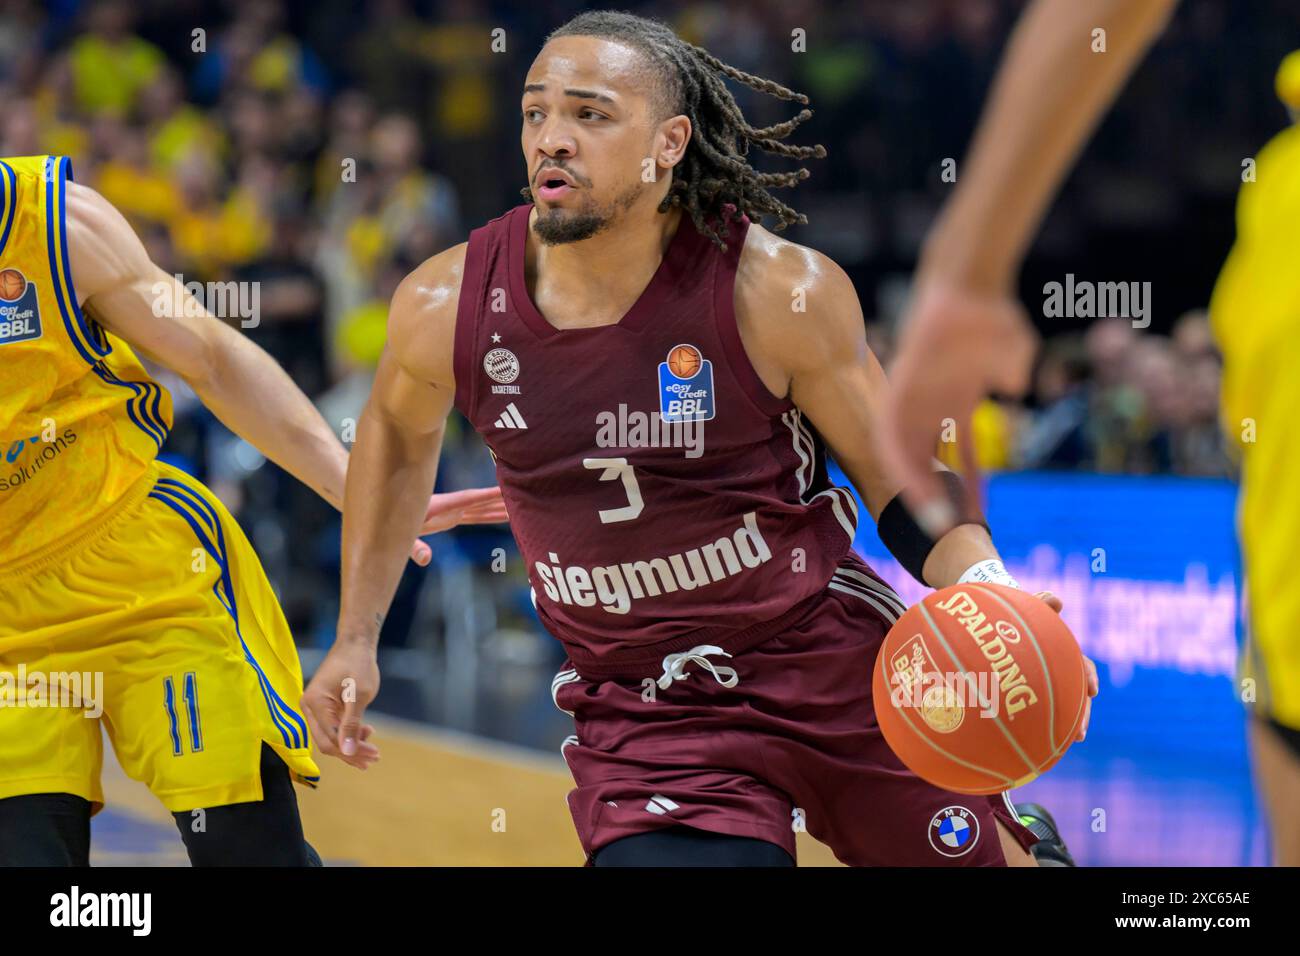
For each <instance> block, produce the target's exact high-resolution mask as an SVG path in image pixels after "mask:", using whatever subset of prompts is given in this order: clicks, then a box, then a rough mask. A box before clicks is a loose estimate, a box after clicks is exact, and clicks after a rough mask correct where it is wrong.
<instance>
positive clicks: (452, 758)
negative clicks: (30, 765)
mask: <svg viewBox="0 0 1300 956" xmlns="http://www.w3.org/2000/svg"><path fill="white" fill-rule="evenodd" d="M371 722H372V723H374V724H375V728H376V731H375V733H376V737H375V740H376V742H377V743H378V745H379V747H380V750H381V752H382V755H383V756H382V759H381V760H380V762H379V763H378V764H376V765H375V766H373V767H371V768H370V769H369V770H367V771H365V772H364V773H363V772H360V771H357V770H353V769H352V768H351V767H348V766H346V765H344V764H342V763H340V762H338V761H335V760H332V759H330V758H320V762H321V770H322V774H323V780H322V782H321V786H320V787H319V788H318V789H317V790H314V791H313V790H308V789H305V788H302V787H299V788H298V801H299V806H300V807H301V808H302V817H303V828H304V830H305V832H306V834H307V839H308V840H310V841H311V843H312V845H313V846H315V847H316V849H317V851H318V852H319V853H320V854H321V856H322V858H324V860H325V862H326V864H327V865H353V866H581V865H582V862H583V859H582V850H581V848H580V846H579V845H578V838H577V836H576V835H575V833H574V830H573V822H572V820H571V818H570V816H569V810H568V806H567V804H566V803H565V795H566V794H567V793H568V792H569V790H570V789H571V788H572V786H573V780H572V778H571V777H570V776H569V773H568V770H567V769H566V768H565V765H564V762H563V760H562V759H561V758H560V757H559V755H558V754H557V755H556V756H555V757H553V758H551V757H547V756H546V755H545V754H539V753H536V752H534V751H530V750H523V749H520V748H517V747H510V746H507V745H504V744H500V743H496V742H495V741H489V740H484V739H482V738H478V737H470V736H462V735H458V734H454V733H450V732H446V731H442V730H435V729H431V728H429V727H426V726H424V725H421V724H415V723H411V722H407V721H401V720H395V719H390V718H376V719H374V720H373V721H371ZM104 793H105V800H106V801H107V805H106V807H105V809H104V810H103V811H102V812H101V813H100V814H99V815H98V816H97V817H96V818H95V824H94V826H95V831H94V843H95V845H94V849H93V851H92V857H91V862H92V864H94V865H100V866H104V865H109V866H111V865H161V866H169V865H182V866H183V865H186V864H187V860H186V858H185V853H184V849H183V847H182V846H181V842H180V837H179V835H178V834H177V833H176V828H175V824H174V823H173V821H172V818H171V815H170V814H168V813H167V811H166V810H164V809H163V808H162V806H161V805H160V804H159V803H158V802H157V801H156V800H154V798H153V796H152V795H151V794H150V793H149V791H148V790H147V789H145V787H144V786H143V785H142V784H139V783H136V782H135V781H133V780H130V779H128V778H127V777H126V776H125V775H124V774H123V772H122V770H121V768H120V767H118V765H117V763H116V761H115V760H114V759H113V757H112V747H110V746H105V755H104ZM799 864H800V865H801V866H837V865H839V864H838V863H837V862H836V861H835V859H834V857H833V856H832V855H831V853H830V851H829V850H828V849H826V847H824V846H823V845H821V844H820V843H818V842H816V841H815V840H813V839H812V838H811V837H809V836H808V835H807V834H806V833H801V834H799Z"/></svg>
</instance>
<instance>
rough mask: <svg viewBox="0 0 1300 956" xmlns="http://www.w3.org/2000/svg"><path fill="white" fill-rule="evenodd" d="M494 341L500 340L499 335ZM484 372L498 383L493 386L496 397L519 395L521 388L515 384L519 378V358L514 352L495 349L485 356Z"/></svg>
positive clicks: (495, 336) (494, 337)
mask: <svg viewBox="0 0 1300 956" xmlns="http://www.w3.org/2000/svg"><path fill="white" fill-rule="evenodd" d="M492 338H493V341H497V340H499V339H500V336H499V335H494V336H492ZM483 371H485V372H487V373H488V377H489V378H490V379H492V381H494V382H496V383H497V384H496V385H493V386H492V394H494V395H518V394H519V386H518V385H515V384H514V381H515V379H517V378H518V377H519V357H518V356H517V355H515V353H514V352H512V351H510V350H509V349H505V348H494V349H492V350H490V351H489V352H488V353H487V355H485V356H483Z"/></svg>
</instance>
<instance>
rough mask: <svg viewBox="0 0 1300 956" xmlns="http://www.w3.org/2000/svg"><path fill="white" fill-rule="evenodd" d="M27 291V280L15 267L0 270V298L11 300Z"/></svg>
mask: <svg viewBox="0 0 1300 956" xmlns="http://www.w3.org/2000/svg"><path fill="white" fill-rule="evenodd" d="M26 291H27V280H26V279H25V278H24V277H23V274H22V273H21V272H19V271H18V270H17V269H5V270H3V271H0V299H8V300H9V301H10V302H12V301H13V300H14V299H17V298H19V297H20V296H21V295H22V294H23V293H24V292H26Z"/></svg>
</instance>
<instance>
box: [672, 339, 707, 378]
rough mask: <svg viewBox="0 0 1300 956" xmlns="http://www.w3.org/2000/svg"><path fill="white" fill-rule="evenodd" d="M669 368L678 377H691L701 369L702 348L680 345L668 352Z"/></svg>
mask: <svg viewBox="0 0 1300 956" xmlns="http://www.w3.org/2000/svg"><path fill="white" fill-rule="evenodd" d="M668 370H669V371H670V372H672V373H673V374H674V375H676V376H677V377H678V378H690V377H691V376H692V375H694V374H695V373H696V372H698V371H699V370H700V350H699V349H697V348H696V347H695V346H694V345H678V346H677V347H676V348H674V349H673V350H672V351H671V352H669V353H668Z"/></svg>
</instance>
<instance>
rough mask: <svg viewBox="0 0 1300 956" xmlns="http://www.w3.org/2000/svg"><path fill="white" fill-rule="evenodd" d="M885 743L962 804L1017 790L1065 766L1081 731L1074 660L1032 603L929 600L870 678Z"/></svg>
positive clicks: (1048, 615) (990, 587)
mask: <svg viewBox="0 0 1300 956" xmlns="http://www.w3.org/2000/svg"><path fill="white" fill-rule="evenodd" d="M872 688H873V694H874V699H875V705H876V719H877V721H878V722H879V724H880V730H881V732H882V733H883V734H884V736H885V740H886V742H888V744H889V746H890V747H891V748H892V749H893V751H894V753H895V754H897V755H898V757H899V759H901V760H902V761H903V763H904V764H906V765H907V766H908V768H909V769H911V770H912V771H913V772H914V773H915V774H916V775H917V776H919V777H921V778H922V779H924V780H926V781H928V782H929V783H932V784H934V785H935V786H938V787H942V788H943V789H945V790H955V791H957V792H959V793H970V794H993V793H1000V792H1002V791H1004V790H1008V789H1010V788H1012V787H1019V786H1022V785H1024V784H1026V783H1028V782H1029V781H1030V780H1033V779H1034V778H1035V777H1037V776H1039V775H1040V774H1042V773H1043V772H1045V771H1046V770H1048V769H1049V768H1050V767H1052V766H1053V765H1054V764H1055V763H1056V762H1057V761H1058V760H1060V759H1061V757H1062V756H1063V755H1064V754H1065V751H1066V749H1067V748H1068V747H1069V746H1070V743H1071V741H1073V740H1074V736H1075V733H1076V731H1077V730H1078V727H1079V721H1080V720H1082V719H1083V715H1084V705H1085V703H1086V701H1087V699H1088V697H1087V677H1086V674H1085V670H1084V662H1083V654H1082V652H1081V651H1080V650H1079V644H1078V642H1077V641H1076V640H1075V638H1074V635H1073V634H1071V633H1070V629H1069V628H1068V627H1066V625H1065V622H1064V621H1062V620H1061V618H1060V616H1059V615H1058V614H1057V613H1056V612H1055V611H1053V610H1052V609H1051V608H1050V607H1048V606H1047V605H1046V604H1045V603H1044V602H1043V601H1041V600H1040V599H1038V598H1036V597H1034V596H1033V595H1032V594H1030V593H1028V592H1025V591H1019V590H1016V589H1015V588H1009V587H1004V586H1002V585H999V584H956V585H953V586H951V587H947V588H943V589H941V590H939V591H935V592H933V593H931V594H929V595H927V596H926V597H925V598H924V599H923V600H922V601H920V602H919V603H917V604H914V605H913V606H912V607H910V608H909V609H908V610H907V612H906V613H905V614H904V615H903V616H902V617H901V618H899V620H898V623H897V624H895V625H894V626H893V627H892V628H891V629H890V631H889V634H887V635H886V637H885V641H884V644H883V645H881V648H880V655H879V657H878V658H877V660H876V667H875V672H874V674H873V676H872Z"/></svg>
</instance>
